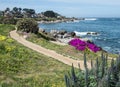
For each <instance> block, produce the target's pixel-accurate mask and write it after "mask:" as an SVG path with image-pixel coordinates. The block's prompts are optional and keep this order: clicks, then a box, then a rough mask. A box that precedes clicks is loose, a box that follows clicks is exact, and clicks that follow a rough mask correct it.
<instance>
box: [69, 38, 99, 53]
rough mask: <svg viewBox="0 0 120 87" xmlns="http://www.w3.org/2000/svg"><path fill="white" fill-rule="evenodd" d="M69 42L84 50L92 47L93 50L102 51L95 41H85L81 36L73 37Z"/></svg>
mask: <svg viewBox="0 0 120 87" xmlns="http://www.w3.org/2000/svg"><path fill="white" fill-rule="evenodd" d="M69 44H70V45H71V46H73V47H75V48H76V49H77V50H80V51H84V50H85V49H86V48H88V49H90V50H91V51H93V52H97V51H100V48H99V47H97V46H96V45H95V44H94V43H91V42H90V41H83V40H80V39H79V38H75V39H72V40H71V41H70V42H69Z"/></svg>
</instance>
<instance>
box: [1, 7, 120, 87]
mask: <svg viewBox="0 0 120 87" xmlns="http://www.w3.org/2000/svg"><path fill="white" fill-rule="evenodd" d="M63 19H64V20H67V18H65V17H64V16H61V15H59V14H58V13H56V12H53V11H45V12H42V13H40V14H39V13H36V12H35V10H34V9H28V8H23V9H22V8H17V7H14V8H13V9H12V10H10V9H9V8H6V9H5V10H4V11H1V12H0V60H1V61H0V75H1V76H0V86H1V87H65V83H64V73H67V72H69V70H70V67H69V66H67V65H65V64H63V63H61V62H58V61H56V60H54V59H52V58H50V57H47V56H45V55H42V54H39V53H36V52H34V51H33V50H30V49H28V48H26V47H24V46H22V45H21V44H19V43H17V42H16V41H15V40H13V39H12V38H11V37H10V35H9V32H10V31H12V30H14V29H15V27H16V29H17V32H18V33H19V34H20V35H23V36H24V35H27V37H26V39H27V40H28V41H31V42H33V43H35V44H38V45H40V46H42V47H45V48H47V49H51V50H54V51H56V52H57V53H59V54H62V55H64V56H67V57H69V58H73V59H75V60H84V66H85V71H82V70H81V69H79V70H77V69H76V71H75V69H74V66H72V69H71V72H70V73H69V74H67V75H65V81H66V87H84V86H86V87H110V86H111V87H115V86H116V87H119V84H120V83H119V81H120V78H119V72H120V69H119V66H120V63H119V62H118V61H119V60H120V59H119V58H118V59H116V62H114V60H113V59H112V61H111V56H109V55H111V54H108V53H107V52H105V51H103V50H102V49H101V48H99V47H97V46H96V45H95V44H93V43H92V42H85V41H82V40H80V39H79V40H78V39H77V40H76V39H75V40H71V41H70V42H69V44H66V45H58V44H55V43H52V42H51V41H56V40H57V39H56V38H54V37H53V36H51V35H50V33H48V32H46V31H44V30H43V31H40V30H39V28H38V23H37V22H36V21H50V22H51V21H56V20H63ZM64 20H63V21H64ZM68 20H69V18H68ZM70 20H71V19H70ZM10 24H12V25H10ZM61 34H63V32H62V33H61ZM74 36H75V35H74V34H73V37H74ZM76 42H78V43H76ZM78 45H79V46H78ZM76 49H77V50H76ZM101 53H102V56H100V54H101ZM83 54H84V55H83ZM107 54H108V55H107ZM106 55H107V56H106ZM112 57H116V55H113V54H112ZM86 60H88V61H89V62H90V61H91V67H92V69H90V70H89V69H88V68H87V65H86ZM95 61H96V62H95ZM94 65H95V66H94ZM114 71H115V72H114ZM94 75H95V76H94ZM84 77H85V78H84ZM106 79H107V80H106ZM114 80H115V81H114ZM100 82H101V83H102V84H103V85H105V86H103V85H101V84H100ZM104 82H105V83H104ZM106 85H107V86H106ZM113 85H114V86H113Z"/></svg>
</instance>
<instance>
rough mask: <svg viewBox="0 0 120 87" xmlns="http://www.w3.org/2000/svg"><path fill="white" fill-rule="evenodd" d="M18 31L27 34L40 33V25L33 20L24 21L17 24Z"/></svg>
mask: <svg viewBox="0 0 120 87" xmlns="http://www.w3.org/2000/svg"><path fill="white" fill-rule="evenodd" d="M17 30H18V31H19V30H20V31H23V32H27V33H29V32H30V33H35V34H37V33H38V30H39V28H38V23H37V22H36V21H35V20H33V19H22V20H19V21H18V22H17Z"/></svg>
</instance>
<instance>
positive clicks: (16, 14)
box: [12, 7, 23, 18]
mask: <svg viewBox="0 0 120 87" xmlns="http://www.w3.org/2000/svg"><path fill="white" fill-rule="evenodd" d="M21 10H22V9H21V8H17V7H14V8H13V10H12V13H13V16H14V17H17V18H22V17H23V15H22V13H21Z"/></svg>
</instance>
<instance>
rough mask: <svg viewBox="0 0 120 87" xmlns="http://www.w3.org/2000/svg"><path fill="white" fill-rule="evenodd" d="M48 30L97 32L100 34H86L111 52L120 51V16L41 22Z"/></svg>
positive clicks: (41, 25) (42, 26) (86, 36)
mask: <svg viewBox="0 0 120 87" xmlns="http://www.w3.org/2000/svg"><path fill="white" fill-rule="evenodd" d="M39 26H40V27H41V28H43V29H45V30H46V31H50V30H51V29H56V30H66V31H68V32H73V31H77V32H97V33H99V35H85V36H81V37H85V38H92V41H93V42H94V43H95V44H97V45H98V46H100V47H102V48H103V49H104V50H106V51H108V52H110V53H116V54H118V53H120V18H86V19H85V20H79V21H75V22H67V23H66V22H62V23H49V24H40V25H39Z"/></svg>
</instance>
